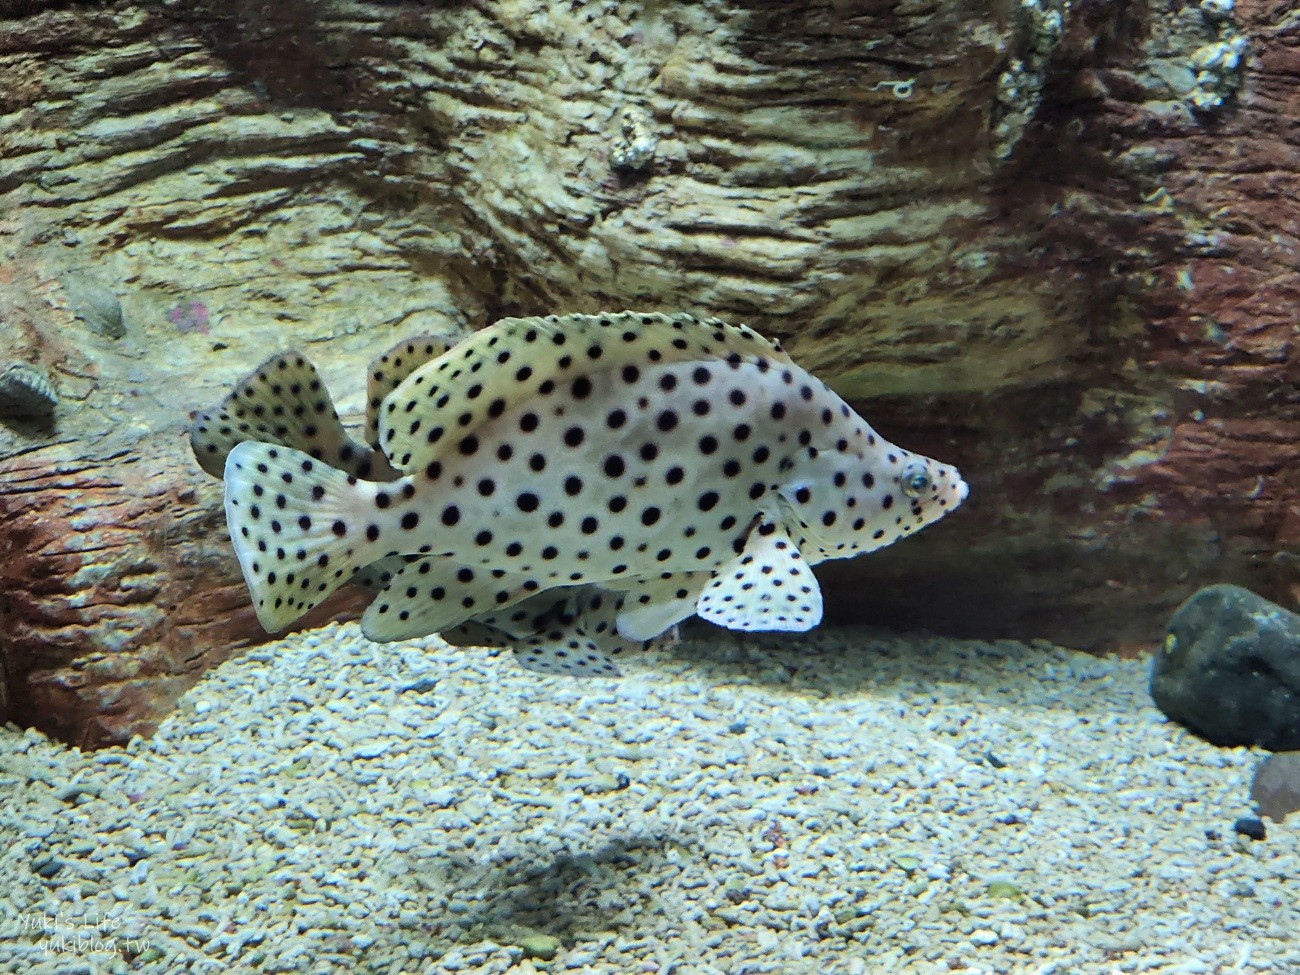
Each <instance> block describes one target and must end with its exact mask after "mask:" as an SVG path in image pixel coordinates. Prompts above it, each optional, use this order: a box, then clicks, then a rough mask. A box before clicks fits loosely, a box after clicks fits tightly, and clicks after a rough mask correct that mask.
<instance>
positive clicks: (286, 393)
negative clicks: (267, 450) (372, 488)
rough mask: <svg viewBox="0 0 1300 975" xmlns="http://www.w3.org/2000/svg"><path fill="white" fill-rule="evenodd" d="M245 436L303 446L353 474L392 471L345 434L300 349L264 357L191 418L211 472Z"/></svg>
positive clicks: (199, 455)
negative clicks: (209, 406) (222, 396)
mask: <svg viewBox="0 0 1300 975" xmlns="http://www.w3.org/2000/svg"><path fill="white" fill-rule="evenodd" d="M246 440H257V441H261V442H262V443H269V444H275V445H278V446H281V447H291V448H293V449H294V450H301V451H302V452H303V453H305V454H309V455H311V456H312V457H314V458H316V459H317V460H323V461H324V462H325V463H327V464H329V465H330V466H332V467H337V468H339V469H340V470H343V471H346V472H347V473H349V474H353V475H355V476H357V477H365V478H370V479H373V480H385V479H391V478H392V477H393V476H394V474H393V472H392V471H391V470H390V469H389V467H388V463H387V460H386V459H385V458H382V457H379V456H378V455H377V454H376V453H375V452H374V451H373V450H371V449H370V448H368V447H363V446H361V445H360V444H358V443H356V442H354V441H353V440H352V438H351V437H349V436H348V434H347V431H345V430H344V429H343V424H342V423H341V422H340V421H339V415H338V412H337V411H336V410H335V409H334V401H333V400H332V399H331V398H330V394H329V390H327V389H326V388H325V384H324V383H323V382H322V381H321V378H320V373H318V372H317V371H316V367H315V366H314V365H312V364H311V362H309V361H308V360H307V358H306V357H305V356H304V355H302V353H300V352H283V353H281V354H280V355H276V356H272V357H271V358H270V359H267V360H266V362H264V363H262V364H261V365H260V366H258V367H257V368H256V369H255V370H253V372H251V373H249V375H247V376H245V377H244V378H243V379H241V380H240V381H239V382H238V383H237V384H236V385H235V387H234V389H232V390H231V391H230V393H229V394H228V395H227V396H226V397H225V399H223V400H222V401H221V402H220V403H218V404H217V405H216V406H215V407H214V408H213V409H211V410H208V411H206V412H203V413H199V414H197V415H196V416H195V417H194V419H193V421H192V422H191V423H190V446H191V448H192V449H193V450H194V457H195V459H196V460H197V461H198V462H199V466H200V467H202V468H203V469H204V470H205V471H207V472H208V473H209V474H211V475H212V476H213V477H221V476H222V472H223V471H224V470H225V466H226V458H227V457H228V456H229V455H230V452H231V451H232V450H234V449H235V447H236V446H237V445H239V444H241V443H243V442H244V441H246Z"/></svg>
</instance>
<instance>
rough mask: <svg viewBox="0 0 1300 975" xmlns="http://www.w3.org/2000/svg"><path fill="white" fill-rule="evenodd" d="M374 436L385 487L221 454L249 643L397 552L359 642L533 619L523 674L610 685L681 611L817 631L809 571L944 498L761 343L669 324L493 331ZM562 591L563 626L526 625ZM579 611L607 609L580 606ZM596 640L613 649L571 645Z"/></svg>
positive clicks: (268, 458) (428, 380) (741, 333)
mask: <svg viewBox="0 0 1300 975" xmlns="http://www.w3.org/2000/svg"><path fill="white" fill-rule="evenodd" d="M375 433H376V434H377V436H376V439H377V442H378V446H379V448H380V449H381V450H382V452H383V455H384V457H385V458H386V459H387V462H388V465H390V466H391V467H392V468H393V471H394V473H395V478H394V479H393V480H388V481H372V480H366V479H363V478H362V477H360V476H358V474H356V473H350V472H348V471H346V470H340V469H338V468H337V467H335V466H332V465H331V464H329V463H327V462H326V460H323V459H321V458H319V457H313V456H311V455H310V453H305V452H303V451H300V450H297V449H294V448H292V447H288V446H284V445H282V444H271V443H265V442H260V441H255V440H247V441H244V442H242V443H239V444H238V445H237V446H234V447H233V449H231V450H230V451H229V453H228V456H227V459H226V464H225V470H224V476H225V482H226V492H225V499H226V518H227V523H228V525H229V528H230V533H231V537H232V539H233V541H234V545H235V551H236V554H237V555H238V557H239V562H240V565H241V567H242V569H243V572H244V578H245V580H246V582H247V584H248V587H249V590H250V593H251V595H252V599H253V604H254V606H255V608H256V611H257V615H258V619H259V620H260V621H261V623H262V625H263V626H264V627H265V628H266V629H267V630H268V631H271V632H275V631H278V630H281V629H283V628H285V627H286V626H288V625H290V624H291V623H293V622H294V621H295V620H297V619H298V618H299V617H300V616H302V615H303V614H304V613H306V612H307V611H308V610H310V609H311V608H313V607H314V606H316V605H318V604H319V603H320V602H321V601H323V600H324V599H325V598H326V597H327V596H328V595H329V594H330V593H331V592H332V591H333V590H334V589H336V588H338V587H339V586H341V585H342V584H344V583H345V582H347V581H349V579H350V578H351V576H352V575H353V573H354V572H355V571H356V570H357V569H359V568H361V567H364V566H369V565H371V564H372V563H376V562H378V561H380V560H384V559H396V558H398V557H405V558H401V559H400V561H394V562H390V563H388V564H390V565H392V566H393V571H392V574H391V578H390V579H389V581H388V583H387V585H386V587H385V588H384V589H383V590H382V591H381V592H380V593H379V594H378V596H376V598H375V600H374V602H373V603H371V605H370V606H369V607H368V608H367V610H366V612H365V615H364V616H363V619H362V630H363V632H364V633H365V634H366V635H367V636H368V637H370V638H371V639H374V640H379V641H390V640H401V639H407V638H411V637H416V636H422V635H425V634H429V633H435V632H443V631H447V630H450V629H453V628H455V627H458V626H461V625H462V624H466V623H467V622H470V621H473V620H476V619H477V620H485V619H489V618H491V619H496V620H502V619H509V618H510V617H511V615H512V614H510V613H509V612H508V611H509V610H511V609H512V608H514V607H517V606H525V607H530V606H531V607H539V612H538V616H537V618H538V619H543V620H544V619H545V618H546V617H548V616H550V617H553V618H554V619H555V620H556V622H555V624H554V627H553V628H551V629H547V630H545V632H542V634H541V636H540V637H537V636H535V635H534V636H533V637H532V638H531V639H532V643H531V646H530V649H529V651H528V652H529V653H530V654H531V655H533V657H534V659H535V661H536V660H540V659H541V658H547V665H548V666H547V668H546V669H550V670H552V671H559V672H570V673H586V674H600V673H610V672H613V670H614V665H613V662H612V660H611V659H610V655H611V652H613V651H616V650H617V649H618V641H619V640H623V641H633V642H635V641H644V640H647V639H651V638H653V637H655V636H657V635H658V634H660V633H663V632H664V631H665V630H667V629H668V628H670V627H672V626H673V625H675V624H676V623H678V622H680V621H681V620H683V619H685V618H686V617H688V616H690V615H692V614H693V613H698V614H699V615H700V616H702V617H703V618H705V619H707V620H709V621H711V622H714V623H717V624H720V625H722V626H725V627H729V628H731V629H737V630H790V631H801V630H807V629H809V628H810V627H812V626H815V625H816V624H817V623H818V622H820V620H821V616H822V599H821V593H820V590H819V589H818V585H817V582H816V580H815V578H814V577H813V575H812V572H811V571H810V569H809V566H810V565H814V564H816V563H818V562H821V561H824V560H826V559H831V558H848V557H851V556H854V555H858V554H861V553H864V552H870V551H873V550H875V549H878V548H881V547H883V546H886V545H889V544H891V543H892V542H894V541H897V540H898V539H899V538H902V537H904V536H905V535H908V534H911V533H913V532H915V531H917V530H919V529H920V528H922V527H924V526H925V525H927V524H929V523H931V522H933V521H936V520H937V519H939V518H941V517H942V516H943V515H944V514H946V513H947V512H948V511H951V510H952V509H953V508H955V507H957V506H958V505H959V504H960V503H961V502H962V500H963V499H964V498H965V497H966V485H965V483H964V482H963V481H962V479H961V477H960V476H959V474H958V473H957V471H956V470H955V469H954V468H952V467H949V466H947V465H944V464H941V463H939V462H937V461H934V460H931V459H929V458H926V457H921V456H919V455H917V454H913V453H910V452H908V451H906V450H903V449H901V448H899V447H895V446H894V445H892V444H890V443H887V442H886V441H884V440H883V439H881V438H880V437H879V436H878V435H877V434H876V433H875V432H874V431H873V430H872V429H871V427H870V426H869V425H868V424H867V423H866V422H865V421H864V420H863V419H862V418H861V417H859V416H858V415H857V414H856V413H854V412H853V411H852V410H851V409H850V408H849V406H848V405H847V404H846V403H845V402H844V401H843V400H842V399H840V397H839V396H837V395H836V394H835V393H833V392H832V391H831V390H830V389H828V388H827V387H826V386H825V385H824V384H823V383H821V382H820V381H819V380H817V379H815V378H814V377H812V376H811V375H809V374H808V373H807V372H805V371H804V370H803V369H801V368H799V367H798V366H797V365H795V364H794V363H793V362H792V361H791V360H790V359H789V357H788V356H787V355H786V354H785V353H784V352H783V351H782V350H781V348H780V346H779V345H778V344H776V343H773V342H768V341H767V340H765V339H763V338H762V337H761V336H759V335H758V334H757V333H756V332H754V331H753V330H752V329H750V328H748V327H746V326H733V325H728V324H725V323H723V322H721V321H718V320H716V319H697V318H694V317H692V316H689V315H682V314H678V315H646V314H632V313H620V314H608V315H569V316H563V317H554V316H552V317H547V318H510V319H504V320H502V321H500V322H497V323H496V324H495V325H492V326H490V327H489V328H486V329H484V330H482V331H480V332H477V333H475V334H474V335H473V336H471V337H470V338H468V339H466V340H465V341H463V342H462V343H460V344H459V345H456V346H454V347H453V348H451V349H449V350H448V351H446V352H445V353H443V354H441V355H438V356H436V357H434V358H432V359H431V360H430V361H428V362H426V363H424V364H423V365H421V366H420V367H419V368H417V369H415V370H414V371H413V372H411V373H410V374H409V375H406V376H405V378H404V379H402V381H401V382H400V384H398V385H397V386H396V388H394V389H393V390H392V391H391V392H390V393H388V394H387V395H386V397H385V398H384V399H383V401H382V404H381V408H380V409H379V411H378V426H377V430H376V431H375ZM550 590H557V591H558V592H557V593H556V594H554V595H555V597H556V598H555V599H552V600H549V601H548V598H547V597H545V596H541V597H540V600H539V595H540V594H544V593H546V592H547V591H550ZM575 591H576V592H579V593H581V594H582V595H581V596H580V599H579V601H580V602H581V603H582V606H581V607H580V609H579V610H578V611H575V612H569V611H564V612H558V613H557V612H553V610H552V609H551V608H548V607H550V606H551V605H552V604H555V605H559V604H560V603H561V602H562V601H563V602H567V601H568V597H567V595H566V594H567V593H571V592H575ZM598 592H608V593H610V594H611V596H612V597H613V598H612V599H608V600H603V601H601V602H600V603H599V606H598V607H597V608H595V609H594V610H593V607H592V605H591V604H592V598H591V594H592V593H598ZM562 595H563V596H564V599H563V600H561V599H560V597H561V596H562ZM524 612H525V615H527V613H528V610H527V609H525V611H524ZM593 612H594V614H595V616H601V615H602V614H604V616H606V617H608V618H604V619H600V620H598V621H597V622H596V623H595V624H592V623H591V620H592V619H593ZM600 623H604V624H605V630H606V631H608V630H609V629H611V628H612V629H613V630H614V631H615V634H616V637H617V639H616V640H615V641H614V646H612V647H611V646H609V645H607V644H608V641H602V642H598V641H596V640H594V639H592V638H591V635H590V633H589V632H588V628H591V627H594V625H600ZM580 628H581V632H580ZM539 632H541V631H539Z"/></svg>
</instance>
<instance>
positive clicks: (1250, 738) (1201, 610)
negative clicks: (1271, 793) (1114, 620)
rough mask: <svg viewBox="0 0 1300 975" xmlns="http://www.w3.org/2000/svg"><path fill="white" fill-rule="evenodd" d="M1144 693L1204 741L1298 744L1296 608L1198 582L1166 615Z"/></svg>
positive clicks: (1277, 747) (1299, 635) (1299, 631)
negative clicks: (1164, 632)
mask: <svg viewBox="0 0 1300 975" xmlns="http://www.w3.org/2000/svg"><path fill="white" fill-rule="evenodd" d="M1151 697H1152V698H1153V699H1154V700H1155V703H1156V706H1157V707H1159V708H1160V710H1161V711H1163V712H1164V713H1165V715H1166V716H1167V717H1169V718H1171V719H1172V720H1174V721H1177V722H1178V723H1180V724H1182V725H1184V726H1185V727H1187V728H1188V729H1189V730H1190V731H1192V732H1194V733H1195V734H1197V735H1199V736H1200V737H1202V738H1204V739H1205V740H1206V741H1208V742H1210V743H1211V744H1215V745H1224V746H1236V745H1258V746H1260V747H1263V748H1267V749H1270V750H1272V751H1293V750H1296V749H1300V616H1297V615H1296V614H1295V613H1292V612H1289V611H1287V610H1285V609H1283V608H1282V607H1281V606H1278V605H1276V604H1274V603H1271V602H1269V601H1268V600H1266V599H1264V598H1263V597H1261V596H1257V595H1256V594H1255V593H1253V592H1250V591H1249V590H1247V589H1242V588H1240V587H1238V586H1208V587H1206V588H1205V589H1202V590H1200V591H1199V592H1197V593H1196V594H1195V595H1193V596H1192V597H1191V598H1190V599H1188V600H1187V601H1186V602H1185V603H1183V604H1182V605H1181V606H1179V607H1178V609H1177V610H1175V611H1174V615H1173V617H1172V618H1171V619H1170V621H1169V630H1168V635H1167V636H1166V637H1165V643H1164V646H1163V647H1162V648H1161V650H1160V652H1159V653H1157V654H1156V655H1155V660H1154V662H1153V665H1152V670H1151Z"/></svg>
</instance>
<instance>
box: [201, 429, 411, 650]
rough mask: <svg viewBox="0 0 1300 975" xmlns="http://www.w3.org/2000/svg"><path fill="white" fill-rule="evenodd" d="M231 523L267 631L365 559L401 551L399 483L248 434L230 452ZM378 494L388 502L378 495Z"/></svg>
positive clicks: (313, 602) (316, 601) (316, 600)
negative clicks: (392, 498)
mask: <svg viewBox="0 0 1300 975" xmlns="http://www.w3.org/2000/svg"><path fill="white" fill-rule="evenodd" d="M225 481H226V524H227V526H228V528H229V530H230V538H231V541H232V542H233V543H234V546H235V554H236V555H237V556H238V557H239V565H240V568H242V569H243V572H244V581H245V582H246V583H247V585H248V591H249V594H250V595H251V596H252V600H253V607H254V609H255V610H256V611H257V618H258V621H259V622H260V623H261V624H262V626H263V627H264V628H265V629H266V631H267V632H268V633H276V632H278V631H280V630H283V629H284V628H285V627H287V626H289V625H290V624H291V623H293V622H294V621H295V620H297V619H298V618H299V617H301V616H302V615H303V614H304V613H306V612H307V611H308V610H310V609H312V608H314V607H316V606H318V605H320V604H321V603H322V602H324V600H325V599H326V597H328V596H329V594H330V593H332V592H333V591H334V590H335V589H337V588H339V586H341V585H343V584H344V583H345V582H347V581H348V580H349V579H350V578H351V576H352V574H353V573H354V572H355V571H356V570H357V569H359V568H360V567H361V566H365V565H370V564H371V563H373V562H376V561H377V560H379V559H383V558H387V557H389V556H392V555H394V554H395V552H394V551H393V550H392V544H393V542H394V540H395V539H396V538H397V537H399V535H400V533H401V529H400V527H399V524H400V519H401V518H402V517H406V518H410V517H411V515H410V514H409V513H407V514H406V515H405V516H403V514H401V513H400V507H399V506H398V505H394V506H393V508H392V509H387V508H386V506H384V505H383V504H382V502H383V501H384V498H379V496H380V494H381V493H382V494H384V495H385V497H387V496H388V494H389V493H391V492H393V490H394V489H395V488H397V489H400V488H401V487H405V486H406V485H404V484H403V483H402V482H398V483H397V484H380V483H374V482H371V481H360V480H357V478H355V477H353V476H351V475H349V474H347V473H346V472H344V471H340V470H338V469H337V468H333V467H330V466H329V465H327V464H324V463H322V462H321V461H319V460H317V459H316V458H314V457H312V456H311V455H309V454H306V453H303V452H302V451H300V450H294V449H292V448H289V447H282V446H278V445H275V444H267V443H259V442H257V441H245V442H244V443H241V444H239V445H237V446H236V447H235V448H234V449H233V450H231V451H230V455H229V457H227V459H226V467H225ZM377 498H379V500H380V502H381V503H376V499H377Z"/></svg>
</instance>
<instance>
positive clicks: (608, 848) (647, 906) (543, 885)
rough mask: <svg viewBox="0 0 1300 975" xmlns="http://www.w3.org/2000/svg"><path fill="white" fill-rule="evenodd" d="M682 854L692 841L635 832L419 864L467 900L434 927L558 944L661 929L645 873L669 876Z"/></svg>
mask: <svg viewBox="0 0 1300 975" xmlns="http://www.w3.org/2000/svg"><path fill="white" fill-rule="evenodd" d="M530 852H532V853H536V854H537V855H538V856H539V857H545V856H550V859H547V860H541V859H533V858H532V857H531V856H529V853H530ZM674 853H675V854H677V855H679V856H680V855H681V854H683V853H685V854H686V855H687V856H690V855H691V854H690V853H689V847H688V845H687V844H686V843H685V842H683V841H681V840H678V839H676V838H674V837H673V836H670V835H667V834H659V835H630V836H625V837H621V838H618V839H615V840H613V841H611V842H609V843H606V844H605V845H604V846H601V847H599V848H597V849H595V850H592V851H591V852H588V853H573V852H568V851H563V852H558V853H557V852H555V851H524V852H522V853H521V855H519V856H515V857H511V858H509V859H499V858H494V859H493V860H492V861H490V862H489V863H488V864H486V865H484V864H479V863H474V862H472V861H463V860H459V859H453V860H452V861H451V862H448V861H443V863H442V864H441V865H440V866H438V867H437V868H434V869H433V870H432V871H430V870H429V869H428V868H427V867H424V868H419V867H417V869H423V870H424V871H425V872H426V874H433V876H428V877H427V882H428V883H429V885H431V886H432V885H434V884H436V885H437V886H439V887H441V888H442V893H443V894H445V895H446V896H447V897H448V899H449V902H450V903H451V904H452V905H455V904H457V903H458V902H459V903H460V904H461V905H464V907H462V908H461V909H460V911H456V910H454V909H453V910H452V911H449V912H448V914H447V915H446V916H445V920H446V923H445V924H440V925H437V926H436V927H435V929H434V930H432V931H430V932H429V934H431V935H432V936H433V937H434V938H435V939H437V940H443V939H445V940H446V941H451V942H457V943H461V944H466V943H473V942H479V941H491V942H495V943H496V944H501V945H520V946H526V945H528V944H529V943H530V942H532V943H534V944H537V943H541V944H545V943H546V942H547V941H548V940H550V941H551V944H552V945H553V946H554V947H556V948H558V947H560V946H564V947H569V946H572V945H573V944H575V943H576V942H580V941H588V940H593V939H596V938H600V937H604V936H608V935H611V934H625V935H626V934H629V933H632V932H635V931H637V930H641V929H650V928H655V927H657V926H660V925H661V922H654V921H650V920H648V919H647V914H654V913H657V912H658V911H659V910H660V908H659V906H658V902H657V900H656V898H655V897H654V895H653V893H650V894H647V891H646V890H645V884H644V878H645V877H647V876H662V875H663V869H662V868H663V867H664V866H665V864H666V863H668V861H669V859H670V857H672V856H673V855H674ZM551 939H553V940H551ZM526 950H527V948H526Z"/></svg>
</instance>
